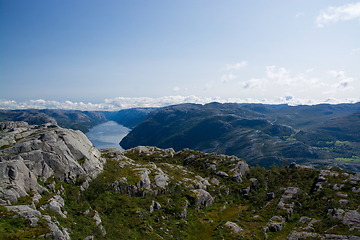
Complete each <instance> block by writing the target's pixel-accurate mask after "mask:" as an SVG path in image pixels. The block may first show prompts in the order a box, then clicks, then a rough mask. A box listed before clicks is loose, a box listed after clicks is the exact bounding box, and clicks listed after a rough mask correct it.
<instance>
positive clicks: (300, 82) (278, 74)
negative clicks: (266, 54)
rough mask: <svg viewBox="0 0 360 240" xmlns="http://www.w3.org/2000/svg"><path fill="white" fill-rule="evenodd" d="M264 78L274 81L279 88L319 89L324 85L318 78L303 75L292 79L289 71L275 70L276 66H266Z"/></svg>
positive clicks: (283, 69)
mask: <svg viewBox="0 0 360 240" xmlns="http://www.w3.org/2000/svg"><path fill="white" fill-rule="evenodd" d="M307 72H311V71H307ZM266 76H267V78H269V79H271V80H274V81H275V82H276V83H277V84H278V85H280V86H291V87H298V86H305V87H311V88H319V87H323V86H325V85H326V84H325V83H324V82H322V81H321V80H320V79H319V78H308V76H307V75H305V74H299V75H297V76H295V77H292V76H291V75H290V71H289V70H286V69H285V68H279V69H278V70H276V66H266Z"/></svg>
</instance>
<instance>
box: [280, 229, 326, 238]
mask: <svg viewBox="0 0 360 240" xmlns="http://www.w3.org/2000/svg"><path fill="white" fill-rule="evenodd" d="M320 237H321V235H319V234H317V233H312V232H297V231H292V232H291V234H290V235H289V236H288V237H287V238H286V239H287V240H299V239H305V238H320Z"/></svg>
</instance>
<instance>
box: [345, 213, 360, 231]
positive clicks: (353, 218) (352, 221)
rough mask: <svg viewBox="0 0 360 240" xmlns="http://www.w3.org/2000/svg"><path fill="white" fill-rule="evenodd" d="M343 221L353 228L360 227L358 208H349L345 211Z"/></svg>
mask: <svg viewBox="0 0 360 240" xmlns="http://www.w3.org/2000/svg"><path fill="white" fill-rule="evenodd" d="M342 223H343V224H345V225H348V226H351V227H353V228H360V213H359V212H358V211H356V210H349V211H347V212H346V213H345V215H344V217H343V219H342Z"/></svg>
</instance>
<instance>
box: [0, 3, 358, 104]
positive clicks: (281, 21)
mask: <svg viewBox="0 0 360 240" xmlns="http://www.w3.org/2000/svg"><path fill="white" fill-rule="evenodd" d="M359 93H360V2H359V1H343V0H341V1H339V0H337V1H331V0H326V1H325V0H317V1H308V0H301V1H296V0H291V1H290V0H289V1H283V0H282V1H245V0H238V1H235V0H229V1H211V0H210V1H209V0H206V1H197V0H195V1H194V0H191V1H187V0H181V1H160V0H156V1H155V0H154V1H137V0H135V1H110V0H104V1H100V0H98V1H93V0H86V1H85V0H84V1H81V0H76V1H70V0H62V1H60V0H53V1H50V0H47V1H39V0H33V1H28V0H23V1H20V0H12V1H8V0H0V99H1V100H0V108H5V109H11V108H27V107H35V108H37V107H40V108H43V107H58V108H67V109H73V108H76V109H88V110H92V109H94V110H96V109H114V110H117V109H121V108H128V107H137V106H163V105H167V104H175V103H181V102H196V103H205V102H209V101H214V100H216V101H220V102H263V103H289V104H315V103H320V102H329V103H337V102H354V101H360V94H359Z"/></svg>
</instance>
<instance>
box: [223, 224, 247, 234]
mask: <svg viewBox="0 0 360 240" xmlns="http://www.w3.org/2000/svg"><path fill="white" fill-rule="evenodd" d="M225 226H227V227H229V228H231V229H232V230H233V231H234V233H239V232H240V231H243V229H242V228H241V227H239V226H238V225H237V224H236V223H234V222H230V221H227V222H226V223H225Z"/></svg>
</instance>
